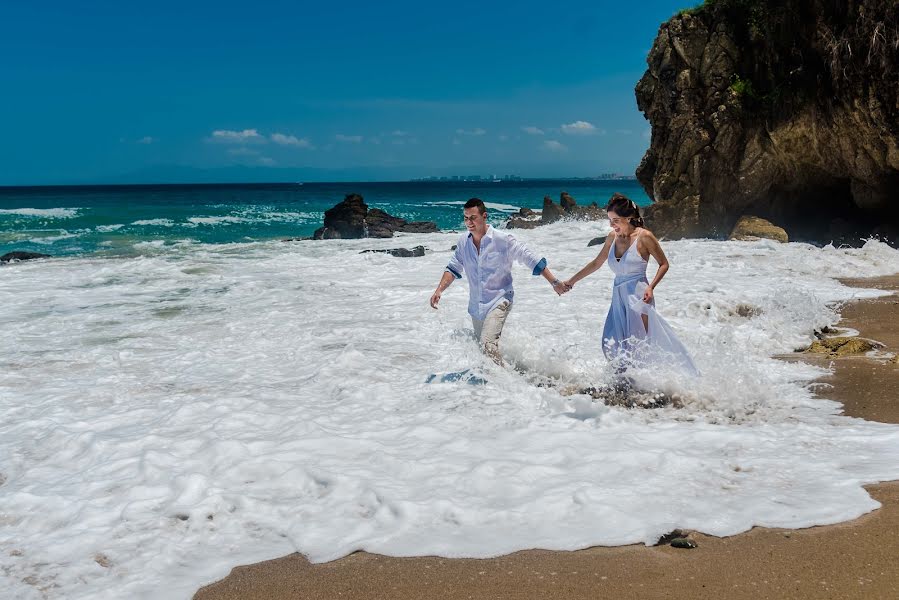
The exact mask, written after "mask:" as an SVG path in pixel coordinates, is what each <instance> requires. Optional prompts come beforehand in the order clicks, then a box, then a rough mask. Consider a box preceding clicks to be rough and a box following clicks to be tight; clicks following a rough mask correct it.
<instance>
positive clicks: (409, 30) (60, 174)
mask: <svg viewBox="0 0 899 600" xmlns="http://www.w3.org/2000/svg"><path fill="white" fill-rule="evenodd" d="M690 5H691V2H671V1H662V0H650V1H645V2H631V3H627V2H623V3H622V2H616V3H602V2H596V1H595V0H594V1H593V2H562V3H559V2H515V3H512V2H494V3H489V2H488V3H481V2H468V1H459V2H453V3H435V4H428V3H422V2H389V1H385V2H356V1H351V0H348V1H345V2H342V3H324V2H315V3H310V2H275V1H270V0H257V1H255V2H247V1H244V2H239V3H237V2H229V1H227V0H222V1H218V2H206V1H196V2H191V1H182V2H177V3H176V2H168V1H165V0H160V1H156V2H152V3H140V4H138V3H127V2H121V1H117V2H93V1H90V0H87V1H85V2H78V3H76V2H60V1H50V2H36V3H24V2H19V3H12V2H7V3H4V5H3V7H2V8H0V53H2V55H3V56H4V57H5V59H4V60H3V61H2V62H0V80H2V81H3V82H4V88H5V89H4V91H3V93H2V94H0V115H2V117H0V118H2V122H3V128H2V135H0V185H10V184H12V185H16V184H56V183H91V182H101V183H102V182H119V181H121V182H126V181H127V182H139V181H148V182H151V181H166V180H178V181H181V180H191V179H197V180H208V179H210V178H213V179H215V178H219V179H228V178H229V177H231V178H232V179H233V178H234V177H247V178H251V179H256V180H261V181H265V180H270V181H284V180H293V179H296V178H305V179H308V180H313V179H325V180H328V179H330V180H335V179H355V178H359V177H363V178H368V179H372V178H375V179H405V178H408V177H420V176H427V175H447V174H453V173H459V174H466V173H471V174H475V173H478V174H481V173H491V172H498V173H500V174H506V173H509V174H517V175H522V176H565V175H575V176H586V175H594V174H598V173H604V172H621V173H629V174H632V173H633V171H634V169H635V168H636V166H637V164H638V163H639V161H640V158H641V157H642V155H643V152H644V151H645V149H646V147H647V146H648V144H649V140H648V130H649V127H648V123H647V122H646V121H645V120H644V119H643V116H642V115H641V114H640V112H639V111H638V110H637V108H636V102H635V100H634V92H633V89H634V85H635V84H636V82H637V81H638V79H639V78H640V76H641V75H642V74H643V72H644V70H645V58H646V53H647V52H648V51H649V48H650V47H651V45H652V41H653V39H654V38H655V35H656V32H657V31H658V27H659V25H660V24H661V23H662V22H663V21H665V20H667V19H668V18H670V17H671V16H672V15H673V14H674V13H675V12H677V10H679V9H681V8H685V7H687V6H690Z"/></svg>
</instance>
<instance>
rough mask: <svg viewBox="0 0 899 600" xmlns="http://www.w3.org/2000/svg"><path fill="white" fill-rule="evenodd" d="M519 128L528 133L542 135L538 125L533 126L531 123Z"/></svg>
mask: <svg viewBox="0 0 899 600" xmlns="http://www.w3.org/2000/svg"><path fill="white" fill-rule="evenodd" d="M521 130H522V131H523V132H525V133H527V134H530V135H543V130H542V129H540V128H539V127H534V126H533V125H528V126H526V127H522V128H521Z"/></svg>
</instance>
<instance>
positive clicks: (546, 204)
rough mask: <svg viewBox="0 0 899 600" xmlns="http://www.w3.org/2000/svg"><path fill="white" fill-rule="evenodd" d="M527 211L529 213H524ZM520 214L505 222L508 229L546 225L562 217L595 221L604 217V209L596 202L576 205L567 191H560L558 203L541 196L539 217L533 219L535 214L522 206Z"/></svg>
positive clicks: (562, 218)
mask: <svg viewBox="0 0 899 600" xmlns="http://www.w3.org/2000/svg"><path fill="white" fill-rule="evenodd" d="M525 211H528V213H529V214H526V213H525ZM519 215H520V216H516V217H511V218H510V219H509V220H508V221H507V222H506V227H507V228H508V229H533V228H534V227H537V226H538V225H547V224H549V223H555V222H556V221H561V220H564V219H573V220H577V221H596V220H597V219H602V218H605V216H606V213H605V211H604V210H602V209H601V208H599V206H597V204H596V202H593V203H591V204H588V205H587V206H578V204H577V201H576V200H575V199H574V198H573V197H572V196H571V194H569V193H568V192H562V193H561V194H560V196H559V203H558V204H556V203H555V202H553V199H552V198H550V197H549V196H544V197H543V212H542V213H540V218H539V220H538V219H534V218H533V217H534V216H535V215H536V213H534V211H532V210H530V209H525V208H522V209H521V210H520V211H519Z"/></svg>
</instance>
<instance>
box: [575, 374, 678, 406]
mask: <svg viewBox="0 0 899 600" xmlns="http://www.w3.org/2000/svg"><path fill="white" fill-rule="evenodd" d="M581 393H582V394H589V395H590V396H593V398H595V399H597V400H602V401H603V404H605V405H606V406H621V407H623V408H662V407H665V406H673V407H675V408H682V407H683V401H682V400H681V399H680V398H679V397H678V396H675V395H671V394H666V393H664V392H658V391H649V390H641V389H639V388H636V387H634V386H633V384H632V383H631V382H630V381H629V380H627V379H621V380H619V381H617V382H615V383H613V384H611V385H603V386H599V387H590V388H586V389H584V390H582V391H581Z"/></svg>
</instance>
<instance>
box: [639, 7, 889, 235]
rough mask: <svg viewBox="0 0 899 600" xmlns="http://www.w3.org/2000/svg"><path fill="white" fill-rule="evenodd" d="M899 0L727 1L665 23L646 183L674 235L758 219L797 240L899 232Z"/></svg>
mask: <svg viewBox="0 0 899 600" xmlns="http://www.w3.org/2000/svg"><path fill="white" fill-rule="evenodd" d="M897 40H899V3H897V2H895V1H892V0H856V1H853V2H831V1H829V0H776V1H775V0H756V1H753V2H749V1H747V0H717V1H715V2H706V3H705V4H704V5H702V6H700V7H697V8H695V9H691V10H686V11H682V12H681V13H680V14H678V15H676V16H674V17H672V18H671V19H670V20H669V21H668V22H667V23H665V24H663V25H662V26H661V28H660V29H659V33H658V37H657V38H656V40H655V43H654V44H653V47H652V50H651V51H650V53H649V56H648V57H647V63H648V67H649V68H648V70H647V71H646V73H645V74H644V76H643V78H642V79H641V80H640V82H639V83H638V84H637V87H636V95H637V104H638V107H639V108H640V110H641V111H643V113H644V115H645V117H646V118H647V119H648V120H649V122H650V124H651V126H652V142H651V144H650V148H649V150H648V151H647V152H646V155H645V156H644V157H643V160H642V162H641V163H640V166H639V168H638V169H637V178H638V179H639V181H640V183H641V184H642V185H643V187H644V189H645V190H646V193H647V194H648V195H649V197H650V198H651V199H652V200H653V201H654V204H653V206H652V207H650V209H649V211H648V214H647V225H648V226H649V227H650V228H652V229H653V230H654V231H655V232H656V234H657V235H660V236H667V237H697V236H699V237H716V238H723V237H725V236H727V235H728V233H729V232H730V231H731V230H732V229H733V227H734V225H735V223H736V222H737V220H738V219H739V218H740V217H741V216H743V215H744V214H749V215H755V216H758V217H761V218H763V219H767V220H769V221H771V222H772V223H774V224H775V225H777V226H780V227H782V228H784V229H785V230H786V232H787V233H788V234H789V236H790V238H791V239H808V240H816V241H824V242H826V241H831V240H834V241H837V240H839V241H857V240H858V238H860V237H862V236H866V235H870V234H872V233H873V234H881V235H885V236H893V237H892V241H893V243H895V241H896V237H895V234H896V233H897V232H899V194H897V190H899V44H897Z"/></svg>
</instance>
